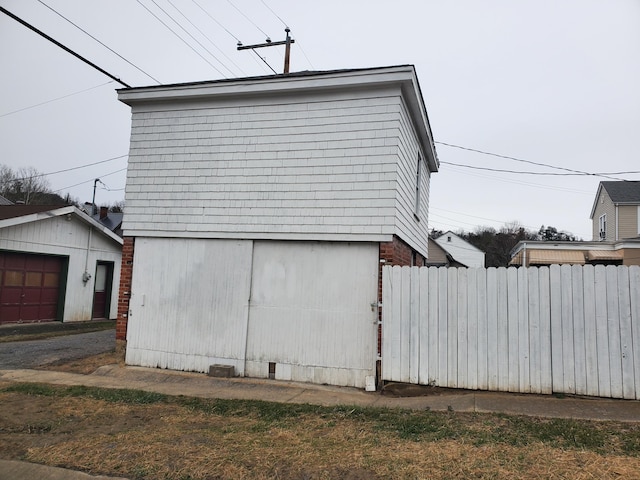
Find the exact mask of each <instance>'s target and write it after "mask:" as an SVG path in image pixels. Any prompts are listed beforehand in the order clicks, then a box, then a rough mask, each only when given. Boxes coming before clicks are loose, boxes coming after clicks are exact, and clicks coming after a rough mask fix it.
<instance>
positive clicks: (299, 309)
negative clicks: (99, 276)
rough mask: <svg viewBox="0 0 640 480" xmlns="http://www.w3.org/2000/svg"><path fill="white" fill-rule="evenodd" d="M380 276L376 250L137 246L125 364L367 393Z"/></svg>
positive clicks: (221, 243)
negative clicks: (228, 372)
mask: <svg viewBox="0 0 640 480" xmlns="http://www.w3.org/2000/svg"><path fill="white" fill-rule="evenodd" d="M377 272H378V247H377V245H376V244H371V243H354V244H347V243H325V242H321V243H319V242H276V241H255V242H254V241H251V240H242V241H240V240H213V239H180V238H173V239H171V238H137V239H136V243H135V256H134V265H133V278H132V289H131V291H132V295H131V302H130V312H129V323H128V329H127V354H126V361H127V363H128V364H131V365H140V366H147V367H161V368H169V369H174V370H187V371H198V372H206V371H208V368H209V366H210V365H212V364H216V363H220V364H225V365H233V366H234V367H235V369H236V372H237V373H238V374H239V375H247V376H253V377H268V375H269V363H271V362H272V363H275V364H276V378H279V379H286V380H294V381H304V382H315V383H329V384H333V385H347V386H354V387H364V386H365V379H366V376H370V375H375V362H376V353H377V314H376V312H377V309H376V308H372V306H371V304H372V303H374V306H375V303H376V299H377V290H378V283H377V275H378V274H377ZM249 298H251V300H249Z"/></svg>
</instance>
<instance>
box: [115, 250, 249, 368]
mask: <svg viewBox="0 0 640 480" xmlns="http://www.w3.org/2000/svg"><path fill="white" fill-rule="evenodd" d="M250 264H251V242H250V241H232V240H188V239H161V238H158V239H151V238H138V239H137V240H136V247H135V256H134V265H133V276H132V287H131V304H130V316H129V324H128V329H127V341H128V342H127V362H128V363H130V364H136V365H141V366H149V367H161V368H170V369H174V370H189V371H199V372H205V371H207V369H208V366H209V365H210V364H213V363H228V364H232V365H234V366H235V367H236V370H237V372H238V373H239V374H241V375H242V374H243V360H244V347H245V335H244V330H245V325H246V318H247V307H246V305H247V299H248V297H249V280H250V272H251V270H250Z"/></svg>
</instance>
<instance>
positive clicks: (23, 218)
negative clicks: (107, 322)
mask: <svg viewBox="0 0 640 480" xmlns="http://www.w3.org/2000/svg"><path fill="white" fill-rule="evenodd" d="M121 255H122V239H121V238H120V237H118V236H117V235H115V234H114V233H112V232H111V231H110V230H109V229H107V228H105V227H104V226H102V225H101V224H100V223H98V222H96V221H95V220H93V219H92V218H91V217H89V216H88V215H86V214H85V213H84V212H82V211H80V210H79V209H78V208H76V207H74V206H63V207H60V206H47V205H2V206H0V323H33V322H47V321H64V322H72V321H81V320H91V319H93V318H108V319H115V318H116V315H117V302H118V294H117V292H118V285H119V282H120V265H121Z"/></svg>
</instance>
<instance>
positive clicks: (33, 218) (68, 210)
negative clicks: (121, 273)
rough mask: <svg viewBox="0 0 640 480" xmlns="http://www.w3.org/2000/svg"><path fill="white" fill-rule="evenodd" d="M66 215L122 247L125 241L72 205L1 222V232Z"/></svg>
mask: <svg viewBox="0 0 640 480" xmlns="http://www.w3.org/2000/svg"><path fill="white" fill-rule="evenodd" d="M64 215H71V216H73V217H75V218H77V219H78V220H80V221H81V222H84V223H85V224H86V225H88V226H91V227H92V228H94V229H95V230H97V231H99V232H101V233H102V234H104V235H105V236H106V237H109V238H110V239H111V240H114V241H115V242H117V243H118V244H120V245H122V244H123V240H122V238H120V237H119V236H118V235H116V234H115V233H113V232H112V231H111V230H109V229H108V228H106V227H104V226H103V225H102V224H100V223H98V222H96V221H95V220H94V219H93V218H91V217H90V216H89V215H87V214H86V213H84V212H82V211H81V210H80V209H79V208H77V207H75V206H73V205H70V206H66V207H61V208H53V209H51V210H45V211H41V212H35V213H31V214H28V215H22V216H19V217H12V218H6V219H4V220H0V230H1V229H3V228H7V227H13V226H16V225H23V224H26V223H31V222H38V221H40V220H47V219H50V218H56V217H62V216H64Z"/></svg>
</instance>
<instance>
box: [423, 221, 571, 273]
mask: <svg viewBox="0 0 640 480" xmlns="http://www.w3.org/2000/svg"><path fill="white" fill-rule="evenodd" d="M442 234H444V232H443V231H442V230H432V231H431V234H430V235H431V237H432V238H437V237H439V236H440V235H442ZM455 234H456V235H458V236H459V237H461V238H463V239H465V240H466V241H467V242H469V243H470V244H471V245H473V246H474V247H476V248H478V249H479V250H482V251H483V252H484V253H485V266H486V267H506V266H508V265H509V260H511V254H510V252H511V250H512V249H513V247H515V246H516V244H517V243H518V242H521V241H540V240H542V241H555V242H558V241H563V242H575V241H578V238H576V237H575V236H574V235H572V234H571V233H568V232H565V231H562V230H558V229H557V228H555V227H552V226H550V225H549V226H544V225H542V226H541V227H540V229H539V230H538V231H537V232H536V231H533V230H527V229H525V228H524V227H523V226H521V225H519V224H518V223H512V224H505V225H504V226H503V227H501V228H500V229H497V230H496V229H495V228H493V227H478V228H477V229H476V230H474V231H473V232H464V231H457V232H455Z"/></svg>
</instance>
